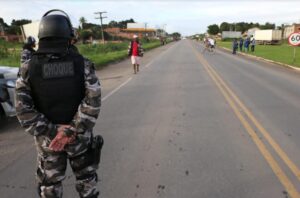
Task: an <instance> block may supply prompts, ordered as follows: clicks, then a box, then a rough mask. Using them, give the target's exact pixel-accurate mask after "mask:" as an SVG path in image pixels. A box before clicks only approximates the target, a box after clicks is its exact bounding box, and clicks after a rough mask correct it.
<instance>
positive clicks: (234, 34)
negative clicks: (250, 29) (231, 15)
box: [222, 31, 242, 39]
mask: <svg viewBox="0 0 300 198" xmlns="http://www.w3.org/2000/svg"><path fill="white" fill-rule="evenodd" d="M241 37H242V32H237V31H223V32H222V39H227V38H230V39H232V38H241Z"/></svg>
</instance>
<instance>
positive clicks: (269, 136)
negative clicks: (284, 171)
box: [201, 57, 300, 181]
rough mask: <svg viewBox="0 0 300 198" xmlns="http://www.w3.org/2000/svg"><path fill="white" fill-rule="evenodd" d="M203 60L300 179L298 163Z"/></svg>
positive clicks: (204, 61) (203, 60)
mask: <svg viewBox="0 0 300 198" xmlns="http://www.w3.org/2000/svg"><path fill="white" fill-rule="evenodd" d="M201 59H202V62H203V63H205V64H206V65H208V67H209V68H210V69H211V71H212V72H213V73H214V74H215V76H216V77H217V78H218V80H219V81H220V82H221V84H222V85H223V86H224V87H225V89H226V90H227V91H228V92H229V94H230V95H231V96H232V98H233V99H234V100H235V101H236V103H237V104H238V105H239V106H240V108H241V109H242V110H243V111H244V113H245V114H246V115H247V116H248V118H249V119H250V120H251V121H252V123H253V124H254V125H255V127H256V128H257V129H258V130H259V131H260V132H261V134H262V135H263V136H264V137H265V138H266V140H267V141H268V143H269V144H270V145H271V146H272V148H273V149H274V150H275V152H276V153H277V154H278V156H279V157H280V158H281V159H282V160H283V161H284V163H285V164H286V165H287V166H288V167H289V168H290V170H291V171H292V172H293V174H294V175H295V176H296V177H297V179H298V180H299V181H300V169H299V168H298V167H297V165H296V164H295V163H294V162H293V161H292V160H291V159H290V158H289V157H288V155H287V154H286V153H285V152H284V151H283V150H282V149H281V147H280V146H279V144H278V143H277V142H276V141H275V140H274V139H273V138H272V137H271V135H270V133H268V132H267V130H266V129H265V128H264V127H263V126H262V125H261V124H260V122H259V121H258V120H257V119H256V118H255V116H254V115H253V114H252V113H251V111H250V110H249V109H248V108H247V107H246V106H245V105H244V104H243V103H242V101H241V100H240V99H239V98H238V97H237V95H236V94H235V93H234V92H233V91H232V90H231V89H230V88H229V86H228V85H227V84H226V83H225V82H224V80H223V79H222V78H221V77H220V75H219V74H218V73H217V71H216V70H215V69H214V68H213V67H212V66H211V65H210V64H209V63H208V62H207V61H206V60H205V59H204V58H203V57H201Z"/></svg>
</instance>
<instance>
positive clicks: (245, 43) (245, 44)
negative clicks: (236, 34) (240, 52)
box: [244, 38, 250, 52]
mask: <svg viewBox="0 0 300 198" xmlns="http://www.w3.org/2000/svg"><path fill="white" fill-rule="evenodd" d="M249 45H250V39H249V38H246V40H245V42H244V48H245V52H249Z"/></svg>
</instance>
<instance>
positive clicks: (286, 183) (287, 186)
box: [189, 43, 300, 198]
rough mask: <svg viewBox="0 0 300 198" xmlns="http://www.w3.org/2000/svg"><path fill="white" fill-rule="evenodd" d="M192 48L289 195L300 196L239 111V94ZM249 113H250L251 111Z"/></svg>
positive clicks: (297, 197) (294, 197) (293, 197)
mask: <svg viewBox="0 0 300 198" xmlns="http://www.w3.org/2000/svg"><path fill="white" fill-rule="evenodd" d="M189 44H190V43H189ZM190 45H191V44H190ZM191 48H192V50H193V52H194V53H195V55H196V57H197V58H198V60H199V62H200V63H201V64H202V65H203V66H204V68H205V70H206V71H207V73H208V74H209V75H210V77H211V78H212V80H213V81H214V82H215V84H216V85H217V87H218V88H219V90H220V91H221V93H222V94H223V96H224V97H225V99H226V101H227V102H228V104H229V105H230V106H231V108H232V109H233V111H234V113H235V115H236V116H237V118H238V119H239V120H240V122H241V123H242V125H243V126H244V128H245V129H246V131H247V132H248V134H249V135H250V137H251V138H252V140H253V141H254V143H255V144H256V146H257V147H258V149H259V151H260V152H261V154H262V155H263V157H264V158H265V160H266V161H267V162H268V164H269V166H270V167H271V169H272V170H273V172H274V173H275V175H276V176H277V178H278V179H279V181H280V182H281V184H282V185H283V186H284V187H285V189H286V191H287V192H288V193H289V195H290V196H291V197H292V198H300V194H299V192H298V191H297V189H296V188H295V186H294V185H293V183H292V182H291V181H290V180H289V178H288V177H287V175H286V174H285V173H284V171H283V170H282V168H281V167H280V165H279V164H278V163H277V162H276V160H275V159H274V157H273V156H272V154H271V153H270V152H269V151H268V149H267V148H266V146H265V145H264V143H263V142H262V141H261V140H260V138H259V137H258V135H257V134H256V133H255V131H254V129H253V128H252V127H251V125H250V123H249V122H247V120H246V118H245V117H244V116H243V115H242V113H241V112H240V111H239V108H238V106H237V104H240V103H241V101H240V100H239V101H240V103H238V102H237V104H235V102H234V100H233V99H232V98H235V97H236V98H237V96H236V95H235V94H234V95H235V97H233V95H232V93H233V92H232V91H228V89H229V87H228V86H227V85H226V84H225V82H224V81H223V80H221V77H220V76H219V75H218V74H217V73H216V72H215V71H214V69H212V68H211V66H210V65H209V63H208V62H207V61H206V60H205V59H204V58H203V57H202V56H201V55H200V54H199V52H198V51H196V49H195V48H194V47H193V46H192V45H191ZM224 84H225V85H224ZM222 86H223V87H224V88H223V87H222ZM241 104H242V103H241ZM243 107H245V105H243ZM248 113H250V111H249V112H248ZM253 118H254V116H253ZM256 121H257V120H256ZM257 123H258V121H257ZM277 146H278V145H277Z"/></svg>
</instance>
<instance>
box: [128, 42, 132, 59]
mask: <svg viewBox="0 0 300 198" xmlns="http://www.w3.org/2000/svg"><path fill="white" fill-rule="evenodd" d="M127 54H128V56H131V55H132V42H129V45H128V49H127Z"/></svg>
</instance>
